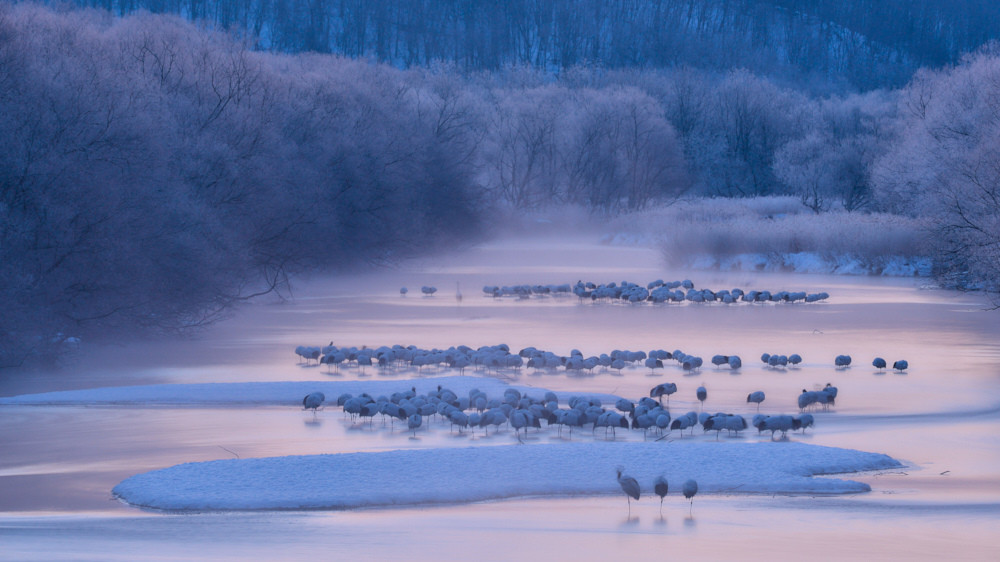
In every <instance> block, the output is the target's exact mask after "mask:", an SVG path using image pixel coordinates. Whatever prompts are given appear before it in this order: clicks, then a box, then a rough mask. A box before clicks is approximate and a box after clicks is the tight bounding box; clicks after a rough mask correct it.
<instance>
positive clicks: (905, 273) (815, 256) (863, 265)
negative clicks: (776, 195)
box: [684, 252, 933, 277]
mask: <svg viewBox="0 0 1000 562" xmlns="http://www.w3.org/2000/svg"><path fill="white" fill-rule="evenodd" d="M684 265H685V266H686V267H688V268H691V269H699V270H704V269H708V270H721V271H767V272H785V273H821V274H830V275H881V276H884V277H930V276H931V268H932V265H933V264H932V262H931V259H930V258H909V257H905V256H878V257H875V258H863V257H860V256H857V255H852V254H838V255H822V254H819V253H816V252H795V253H784V254H737V255H735V256H723V257H718V256H710V255H700V256H694V257H691V258H689V259H688V260H687V262H686V263H685V264H684Z"/></svg>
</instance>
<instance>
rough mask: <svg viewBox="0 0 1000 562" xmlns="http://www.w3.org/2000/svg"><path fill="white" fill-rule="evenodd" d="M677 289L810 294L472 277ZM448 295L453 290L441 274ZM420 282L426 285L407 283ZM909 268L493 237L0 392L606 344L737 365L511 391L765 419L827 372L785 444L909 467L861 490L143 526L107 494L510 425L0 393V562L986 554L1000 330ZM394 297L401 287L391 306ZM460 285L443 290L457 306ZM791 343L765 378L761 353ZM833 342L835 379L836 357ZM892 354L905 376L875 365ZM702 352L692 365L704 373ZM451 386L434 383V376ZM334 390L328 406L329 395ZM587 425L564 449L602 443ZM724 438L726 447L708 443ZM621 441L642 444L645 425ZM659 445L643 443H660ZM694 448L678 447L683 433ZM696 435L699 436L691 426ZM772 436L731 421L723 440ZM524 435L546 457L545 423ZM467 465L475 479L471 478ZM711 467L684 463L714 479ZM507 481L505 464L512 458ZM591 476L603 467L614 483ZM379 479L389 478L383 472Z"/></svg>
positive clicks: (537, 375)
mask: <svg viewBox="0 0 1000 562" xmlns="http://www.w3.org/2000/svg"><path fill="white" fill-rule="evenodd" d="M657 278H663V279H668V280H669V279H675V278H676V279H683V278H690V279H692V280H693V281H694V282H695V284H696V285H697V286H700V287H709V288H713V289H722V288H728V289H731V288H733V287H740V288H744V289H753V288H758V289H770V290H804V291H809V292H817V291H826V292H829V293H830V295H831V298H830V299H829V300H828V301H826V302H823V303H817V304H808V305H806V304H801V305H800V304H795V305H787V304H780V305H772V304H767V305H745V304H742V305H736V306H725V305H707V306H706V305H695V304H685V305H664V306H629V305H619V304H581V303H580V302H579V301H578V300H577V299H575V298H573V297H570V298H532V299H526V300H507V299H500V300H495V299H492V298H488V297H485V296H483V294H482V293H481V292H480V288H481V287H482V286H483V285H487V284H489V285H512V284H522V283H526V284H548V283H573V282H575V281H576V280H578V279H583V280H585V281H586V280H590V281H594V282H598V283H601V282H611V281H622V280H629V281H634V282H638V283H646V282H648V281H652V280H654V279H657ZM456 283H458V284H459V285H458V286H456ZM422 285H436V286H437V287H438V288H439V291H438V293H437V294H436V295H435V296H434V297H429V298H428V297H422V296H420V294H419V287H420V286H422ZM918 285H919V282H918V281H916V280H912V279H902V280H901V279H880V278H854V277H825V276H805V275H792V276H782V275H778V274H758V273H746V272H740V273H735V272H733V273H729V272H723V273H720V272H676V271H668V270H666V269H664V268H663V267H662V266H661V265H660V260H659V255H658V253H657V252H655V251H653V250H647V249H641V248H614V247H607V246H600V245H596V244H592V243H589V242H587V241H582V242H576V241H574V242H567V241H565V240H559V239H553V240H541V241H539V240H532V241H517V240H514V241H506V242H502V243H500V242H498V243H492V244H488V245H483V246H479V247H476V248H473V249H470V250H467V251H463V252H460V253H457V254H456V255H453V256H449V257H447V258H441V259H434V260H430V259H428V260H423V261H419V262H409V263H406V264H404V265H403V266H401V267H399V268H398V269H395V270H392V271H387V272H381V273H379V274H371V275H356V276H352V277H345V278H338V279H335V280H331V279H315V280H312V281H310V282H307V283H304V284H302V285H301V286H299V287H298V288H297V290H296V294H295V299H294V300H290V301H287V302H281V303H264V302H260V303H256V304H254V305H250V306H247V307H245V308H244V309H242V310H240V311H239V312H238V313H237V314H235V315H234V316H233V317H232V318H231V319H228V320H226V321H225V322H223V323H221V324H219V325H217V326H215V327H213V328H212V329H211V330H210V331H208V332H206V333H205V334H203V335H202V336H201V337H199V338H198V339H195V340H189V341H180V342H150V343H142V344H130V345H128V346H122V347H120V348H112V349H103V350H100V352H99V353H97V352H92V353H91V352H87V351H84V352H83V353H82V354H81V356H80V357H79V358H77V359H76V360H75V361H74V363H73V364H71V365H67V366H66V367H65V368H63V369H62V370H61V371H59V372H54V371H53V372H42V373H36V374H33V375H32V376H31V377H27V378H19V379H15V380H5V381H2V382H0V396H13V395H21V394H26V393H34V392H45V391H52V390H64V389H82V388H95V387H109V386H122V385H136V384H171V383H202V382H248V381H349V380H360V381H372V380H377V381H382V380H400V379H406V378H412V377H417V376H420V377H424V376H429V375H430V374H429V373H419V374H418V373H415V372H403V373H398V372H394V373H391V374H380V373H379V371H378V370H377V369H370V368H369V369H368V370H366V371H361V370H359V369H357V368H344V369H341V370H339V371H336V370H335V371H333V372H332V373H328V372H327V369H326V368H325V367H316V366H312V367H307V366H304V365H300V364H298V363H297V361H296V358H295V356H294V354H293V350H294V348H295V347H296V346H298V345H317V346H319V345H325V344H327V343H328V342H330V341H333V342H335V343H336V344H337V345H341V346H350V345H356V346H359V347H360V346H362V345H368V346H376V347H377V346H381V345H393V344H397V343H398V344H402V345H409V344H414V345H418V346H421V347H427V348H430V347H440V348H444V347H448V346H452V345H460V344H464V345H468V346H471V347H478V346H481V345H492V344H498V343H506V344H508V345H509V346H510V347H511V349H513V350H516V349H520V348H522V347H526V346H535V347H539V348H544V349H548V350H552V351H554V352H556V353H559V354H568V353H569V352H570V350H571V349H574V348H575V349H579V350H581V351H582V352H583V353H584V355H598V354H600V353H608V352H610V351H611V350H613V349H633V350H646V351H648V350H650V349H656V348H663V349H667V350H673V349H678V348H679V349H682V350H684V351H685V352H687V353H692V354H695V355H701V356H703V357H705V359H706V360H707V359H708V358H710V357H711V356H712V355H714V354H727V355H730V354H737V355H740V356H742V357H743V361H744V367H743V368H742V369H741V370H740V371H739V373H738V374H733V373H731V372H729V371H728V370H725V369H721V370H717V369H715V368H714V367H713V366H712V365H711V364H707V365H706V366H705V367H703V368H702V369H701V370H700V372H699V373H698V374H694V375H690V374H689V375H685V374H684V373H683V372H682V371H681V370H680V369H679V368H678V367H675V366H674V364H673V363H672V362H671V363H669V364H668V366H667V368H665V369H664V370H663V371H662V372H658V373H657V376H650V375H649V370H648V369H645V368H638V367H637V368H632V369H626V370H625V371H624V372H623V373H622V374H620V375H619V374H618V373H617V372H615V371H607V372H598V373H595V374H594V375H591V376H567V375H566V374H564V373H563V371H562V370H559V371H557V372H555V373H552V374H546V373H543V372H535V371H533V370H531V369H522V370H521V371H520V374H514V373H512V372H509V373H504V374H503V377H504V378H505V380H508V381H509V382H511V383H513V384H518V385H528V386H535V387H540V388H550V389H553V390H556V391H560V392H594V393H606V394H615V395H620V396H625V397H629V398H631V399H633V400H634V399H637V398H638V397H640V396H643V395H646V394H647V393H648V391H649V388H650V387H651V386H653V385H655V384H658V383H660V382H668V381H673V382H676V383H677V384H678V387H679V391H678V393H677V394H676V395H674V396H673V397H672V399H671V410H672V412H674V413H675V415H676V414H677V413H682V412H684V411H687V410H689V409H694V410H697V409H698V404H697V401H696V400H695V397H694V388H695V387H697V386H699V385H704V386H706V388H707V389H708V391H709V399H708V401H706V404H705V409H706V410H708V411H729V412H734V413H740V414H744V415H746V416H747V417H750V416H751V415H752V414H753V413H755V410H754V409H753V408H751V407H750V405H748V404H746V402H745V397H746V395H747V393H748V392H750V391H753V390H764V391H765V392H766V393H767V396H768V398H767V400H766V401H765V402H764V404H763V405H762V407H761V411H762V412H766V413H789V414H792V413H797V408H796V406H795V398H796V396H797V394H798V393H799V392H801V390H802V389H803V388H805V389H810V390H811V389H814V388H820V387H822V386H823V385H824V384H826V383H832V384H834V385H835V386H837V387H838V388H839V389H840V391H839V396H838V399H837V405H836V408H834V409H833V410H831V411H830V412H819V413H817V414H816V419H817V421H816V427H815V428H814V429H812V430H810V431H809V432H807V433H806V434H805V435H801V434H795V435H793V436H791V438H790V439H791V440H792V441H801V442H805V443H811V444H817V445H827V446H835V447H843V448H850V449H859V450H863V451H871V452H877V453H885V454H887V455H890V456H892V457H893V458H895V459H898V460H900V461H901V462H903V463H904V465H905V467H904V468H903V469H899V470H891V471H885V472H880V473H866V474H856V475H850V476H849V478H850V479H852V480H859V481H862V482H865V483H868V484H869V485H871V487H872V492H871V493H867V494H860V495H852V496H819V497H806V496H770V495H741V494H740V493H739V490H734V491H732V492H730V493H722V494H707V495H700V496H698V497H697V499H696V501H695V504H694V509H693V512H692V513H691V514H689V510H688V505H687V503H686V502H684V500H683V499H680V498H678V497H676V496H673V495H672V496H669V497H668V498H667V501H666V502H665V505H664V507H663V512H662V516H661V514H660V511H659V507H660V506H659V501H658V498H657V499H651V498H650V497H649V496H646V495H644V497H643V498H642V499H641V500H640V501H639V502H637V503H636V502H634V503H633V505H632V509H631V516H628V514H627V512H626V506H625V502H624V501H623V500H624V498H622V497H621V495H620V494H619V495H610V496H597V497H569V498H556V499H553V498H520V499H510V500H504V501H493V502H482V503H473V504H453V505H428V506H416V507H413V506H411V507H405V508H394V509H386V508H381V509H369V510H347V511H332V512H331V511H281V512H269V511H261V512H236V513H225V512H219V513H187V514H162V513H157V512H146V511H141V510H138V509H135V508H131V507H128V506H126V505H124V504H122V503H120V502H118V501H117V500H115V499H114V498H112V496H111V489H112V487H114V486H115V485H116V484H118V483H119V482H120V481H122V480H124V479H125V478H127V477H129V476H132V475H134V474H138V473H141V472H146V471H149V470H154V469H158V468H163V467H168V466H172V465H176V464H179V463H184V462H191V461H206V460H215V459H227V458H234V455H239V456H240V457H241V458H248V457H266V456H279V455H304V454H322V453H337V452H364V451H387V450H395V449H409V448H440V447H455V446H462V447H467V446H470V445H483V446H485V445H511V444H513V443H516V439H515V438H514V436H513V433H512V432H510V431H509V430H508V431H501V432H500V433H497V434H490V436H489V437H482V436H481V435H477V436H476V437H472V436H470V435H469V434H467V433H465V434H457V433H453V432H450V431H448V429H447V428H446V427H444V426H432V427H429V428H425V429H424V430H423V431H420V432H418V433H417V434H416V437H415V438H414V437H413V436H412V435H411V434H410V433H407V432H406V431H405V430H400V429H398V428H396V429H392V428H384V427H381V426H380V425H378V424H376V425H375V426H374V427H371V428H369V427H365V426H360V425H357V424H354V423H352V422H351V421H350V420H348V419H346V418H344V417H343V415H342V414H341V412H340V411H339V410H338V409H336V408H332V407H331V408H329V409H327V410H324V411H321V412H319V413H318V415H316V416H315V417H314V416H313V415H312V414H311V413H305V412H302V411H301V410H300V409H296V408H294V407H284V406H280V405H259V406H255V405H237V406H233V405H220V406H197V407H192V406H181V405H157V406H152V407H148V406H142V405H134V404H133V405H86V404H74V405H45V406H23V405H21V406H12V405H5V406H0V413H2V414H0V451H3V454H2V455H0V545H2V548H0V558H3V559H10V560H32V559H37V560H56V559H74V560H86V559H93V560H114V559H120V560H134V559H138V558H145V559H156V558H160V559H177V558H192V557H198V558H214V559H234V560H245V559H253V558H256V559H291V558H304V557H319V558H338V559H339V558H341V557H342V556H349V555H354V556H363V557H364V558H372V557H383V556H393V557H405V558H407V559H415V560H430V559H435V560H440V559H455V558H473V559H486V560H500V559H503V560H509V559H511V558H521V557H525V556H532V557H536V556H541V557H548V558H554V559H584V560H596V559H612V558H620V557H623V556H625V557H635V556H639V557H645V556H668V555H670V556H675V557H677V556H684V555H688V556H697V557H699V558H700V559H721V558H736V559H768V560H773V559H779V560H781V559H792V558H796V559H799V558H803V557H807V558H817V559H834V558H845V557H851V558H863V559H900V558H912V559H932V558H935V559H939V558H947V559H953V560H963V559H968V560H995V559H996V555H997V552H1000V536H998V534H997V532H996V530H997V529H998V528H1000V337H998V336H1000V320H998V318H1000V317H998V316H997V314H998V313H997V312H987V311H984V310H983V308H985V304H984V303H983V302H981V301H979V300H977V297H976V296H975V295H962V294H956V293H952V292H946V291H938V290H931V289H921V288H919V286H918ZM401 286H407V287H409V289H410V293H409V295H408V296H406V297H401V296H400V295H399V288H400V287H401ZM458 287H460V290H461V292H462V293H463V297H464V298H463V299H462V300H461V302H458V301H457V300H456V298H455V292H456V289H457V288H458ZM765 352H767V353H779V354H786V355H787V354H791V353H798V354H800V355H801V356H802V357H803V359H804V362H803V364H802V365H801V366H799V368H797V369H787V370H772V369H769V368H765V367H764V366H763V365H762V363H760V361H759V360H758V357H759V356H760V355H761V354H762V353H765ZM840 354H850V355H852V357H853V358H854V363H853V365H852V367H850V368H849V369H844V370H837V369H835V368H834V366H833V358H834V357H835V356H836V355H840ZM875 356H882V357H884V358H885V359H887V360H888V361H889V362H890V364H891V362H892V361H894V360H895V359H907V360H908V361H909V363H910V369H909V370H908V371H907V372H906V373H905V374H897V373H893V372H891V370H890V371H888V372H881V373H880V372H878V371H876V369H874V368H872V367H871V366H870V365H871V359H872V358H873V357H875ZM706 363H707V361H706ZM441 374H446V373H441ZM328 398H329V397H328ZM589 433H590V432H589V431H584V432H582V434H581V435H577V434H574V437H573V439H574V440H581V441H586V440H599V439H603V436H598V437H593V436H591V435H589ZM723 438H724V439H725V437H723ZM619 439H620V440H630V441H636V440H640V441H641V440H642V436H641V434H638V433H635V432H633V433H632V434H629V435H625V436H620V437H619ZM673 439H676V437H673V436H671V437H670V438H669V439H666V440H664V442H656V443H652V442H651V443H649V445H650V446H665V447H670V446H671V443H670V442H669V441H672V440H673ZM686 439H690V438H686ZM694 439H696V440H703V441H705V442H709V441H714V440H715V436H714V434H705V435H701V434H700V432H699V433H697V434H696V436H695V437H694ZM763 439H767V437H766V436H758V435H757V434H756V431H750V432H747V433H745V434H744V436H743V437H740V438H739V440H740V441H746V442H754V441H757V440H763ZM532 440H533V441H534V442H533V444H534V445H537V444H542V445H547V446H548V445H550V446H553V447H557V446H559V444H560V443H562V442H563V440H564V438H562V437H559V436H558V435H557V434H555V433H554V432H553V431H548V432H543V433H540V434H537V435H533V436H532ZM474 469H475V467H470V470H474ZM711 469H712V467H711V466H706V467H705V470H706V471H708V470H711ZM512 470H516V469H515V468H514V467H512ZM613 477H614V475H613V474H609V475H608V478H609V479H613ZM386 485H387V486H391V485H392V483H391V482H387V483H386Z"/></svg>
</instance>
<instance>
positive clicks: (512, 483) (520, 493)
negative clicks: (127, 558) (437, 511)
mask: <svg viewBox="0 0 1000 562" xmlns="http://www.w3.org/2000/svg"><path fill="white" fill-rule="evenodd" d="M618 465H621V466H624V467H625V469H626V473H627V474H629V475H631V476H633V477H635V478H636V479H637V480H638V481H639V485H640V487H641V488H642V494H643V496H649V495H651V492H652V487H653V480H654V478H655V477H656V476H657V475H659V474H664V475H665V476H666V477H667V481H668V482H669V484H670V489H671V495H676V494H678V493H679V491H680V484H681V483H682V482H684V481H685V480H687V479H689V478H694V479H696V480H697V481H698V490H699V493H727V492H733V493H760V494H850V493H859V492H868V491H870V490H871V488H870V487H869V486H868V485H867V484H864V483H861V482H854V481H850V480H840V479H834V478H812V477H811V476H812V475H815V474H833V473H843V472H856V471H863V470H881V469H889V468H896V467H900V466H901V464H900V463H899V462H897V461H896V460H894V459H892V458H890V457H888V456H886V455H881V454H875V453H866V452H861V451H854V450H849V449H837V448H831V447H821V446H817V445H807V444H803V443H794V442H764V443H724V442H722V443H719V442H708V443H706V442H693V441H692V442H681V441H676V442H671V443H663V442H659V443H654V442H642V443H572V444H560V445H511V446H495V447H470V448H458V449H456V448H447V449H420V450H400V451H390V452H379V453H348V454H338V455H315V456H289V457H273V458H260V459H243V460H239V459H227V460H219V461H210V462H199V463H187V464H181V465H177V466H172V467H169V468H165V469H161V470H155V471H152V472H147V473H144V474H139V475H136V476H132V477H130V478H128V479H126V480H124V481H122V482H121V483H120V484H118V485H117V486H115V488H114V490H113V493H114V495H115V496H116V497H118V498H119V499H121V500H123V501H125V502H127V503H129V504H132V505H135V506H140V507H149V508H156V509H164V510H248V509H352V508H363V507H377V506H394V505H415V504H427V503H464V502H474V501H482V500H494V499H501V498H513V497H526V496H532V497H533V496H576V495H601V494H615V493H621V491H620V490H619V487H618V482H617V480H616V478H615V467H616V466H618ZM647 501H648V500H647Z"/></svg>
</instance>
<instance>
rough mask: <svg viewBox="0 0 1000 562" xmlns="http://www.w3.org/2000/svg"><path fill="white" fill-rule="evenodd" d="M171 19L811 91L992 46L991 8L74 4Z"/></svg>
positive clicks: (692, 3)
mask: <svg viewBox="0 0 1000 562" xmlns="http://www.w3.org/2000/svg"><path fill="white" fill-rule="evenodd" d="M73 1H74V2H75V3H76V4H79V5H82V6H90V7H96V8H102V9H106V10H109V11H111V12H113V13H115V14H117V15H126V14H129V13H133V12H135V11H137V10H146V11H149V12H152V13H170V14H176V15H180V16H182V17H185V18H187V19H190V20H194V21H198V22H202V23H203V24H206V25H208V26H210V27H212V28H215V29H219V30H226V31H233V32H235V33H238V34H240V35H241V36H243V37H245V38H246V39H247V40H248V41H249V42H251V43H252V44H253V45H255V46H256V47H259V48H262V49H266V50H277V51H282V52H302V51H313V52H320V53H338V54H341V55H344V56H348V57H351V58H368V59H371V60H376V61H378V62H383V63H389V64H393V65H396V66H399V67H411V66H426V65H428V64H432V63H436V62H442V61H443V62H448V63H451V64H454V65H455V66H456V67H457V68H459V69H461V70H463V71H473V70H497V69H500V68H503V67H505V66H511V65H525V66H531V67H535V68H543V69H548V70H552V69H566V68H572V67H576V66H597V67H601V68H670V67H674V66H677V65H681V64H683V65H688V66H694V67H697V68H702V69H713V70H721V71H726V70H729V69H731V68H747V69H749V70H751V71H753V72H754V73H757V74H768V75H776V76H782V77H783V78H785V79H788V80H793V81H795V82H797V83H799V84H804V83H812V84H813V87H824V88H830V87H835V88H845V87H847V88H860V89H864V90H867V89H873V88H877V87H887V86H889V87H892V86H895V87H898V86H902V85H903V84H905V83H906V82H907V81H909V78H910V76H911V75H912V73H913V72H914V71H915V70H917V69H918V68H920V67H922V66H940V65H942V64H948V63H955V62H958V60H959V58H960V57H961V56H962V55H963V54H964V53H968V52H970V51H973V50H975V49H977V48H979V47H980V46H981V45H983V44H984V43H986V42H988V41H990V40H993V39H997V37H998V33H1000V9H998V7H997V5H996V3H995V2H992V1H991V0H880V1H878V2H872V1H863V0H853V1H846V2H829V1H821V0H508V1H504V2H482V1H477V0H378V1H366V0H336V1H334V0H308V1H296V0H241V1H234V0H73Z"/></svg>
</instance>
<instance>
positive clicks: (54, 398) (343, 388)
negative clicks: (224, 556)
mask: <svg viewBox="0 0 1000 562" xmlns="http://www.w3.org/2000/svg"><path fill="white" fill-rule="evenodd" d="M438 385H440V386H442V387H444V388H448V389H451V390H452V391H453V392H455V394H457V395H458V396H467V395H468V394H469V390H471V389H473V388H478V389H479V390H481V391H483V392H485V393H486V394H488V395H490V396H502V395H503V392H504V390H506V389H508V388H514V389H517V390H518V391H520V392H521V393H522V394H527V395H529V396H532V397H538V398H541V397H542V396H543V395H544V394H545V392H546V390H545V389H540V388H536V387H529V386H519V385H509V384H507V383H505V382H504V381H502V380H499V379H495V378H488V377H469V376H445V377H428V378H423V379H405V380H404V379H396V380H358V381H315V382H306V381H302V382H244V383H203V384H155V385H142V386H116V387H105V388H94V389H87V390H65V391H59V392H43V393H39V394H22V395H20V396H11V397H6V398H0V405H33V406H35V405H38V406H42V405H56V404H60V405H72V404H88V405H89V404H93V405H98V404H178V405H203V406H204V405H212V406H223V405H240V404H261V405H263V404H268V405H298V406H301V405H302V397H304V396H305V395H307V394H310V393H312V392H322V393H323V394H325V395H326V404H327V405H329V404H330V403H331V402H333V403H334V404H336V400H337V397H338V396H340V395H341V394H344V393H350V394H353V395H358V394H361V393H363V392H367V393H368V394H370V395H372V396H376V397H377V396H379V395H382V394H385V395H389V394H392V393H393V392H400V391H405V390H409V389H410V388H413V387H415V388H416V389H417V393H419V394H426V393H427V392H429V391H431V390H436V389H437V387H438ZM556 396H558V397H559V400H560V401H563V402H565V401H566V400H568V399H569V397H570V396H587V397H591V396H595V397H597V398H600V399H601V401H602V402H613V401H614V400H616V399H617V398H618V396H613V395H610V394H600V393H592V392H582V393H581V392H556Z"/></svg>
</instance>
